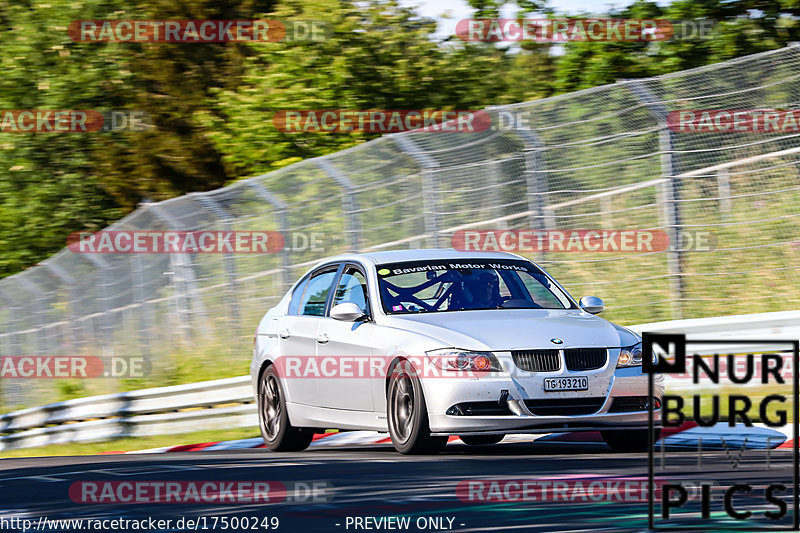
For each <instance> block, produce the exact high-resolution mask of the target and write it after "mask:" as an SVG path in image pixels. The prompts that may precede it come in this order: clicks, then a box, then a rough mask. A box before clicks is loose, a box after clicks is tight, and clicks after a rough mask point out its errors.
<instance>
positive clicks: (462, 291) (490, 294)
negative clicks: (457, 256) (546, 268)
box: [377, 259, 574, 314]
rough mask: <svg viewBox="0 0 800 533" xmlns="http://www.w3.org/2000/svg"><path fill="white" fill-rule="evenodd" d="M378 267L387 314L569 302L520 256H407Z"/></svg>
mask: <svg viewBox="0 0 800 533" xmlns="http://www.w3.org/2000/svg"><path fill="white" fill-rule="evenodd" d="M377 271H378V280H379V281H378V285H379V288H380V294H381V302H382V304H383V309H384V311H386V313H388V314H403V313H434V312H442V311H464V310H473V309H568V308H571V307H574V305H573V304H572V302H571V301H570V299H569V298H568V297H567V295H566V294H565V293H564V291H562V290H561V289H560V288H559V287H558V286H557V285H555V284H554V283H553V282H551V281H550V279H549V278H548V277H547V275H545V273H544V272H542V271H541V270H540V269H539V268H537V267H536V265H534V264H532V263H529V262H527V261H522V260H502V259H500V260H491V261H487V260H485V259H472V260H470V259H466V260H458V261H448V260H436V261H407V262H403V263H391V264H384V265H378V266H377Z"/></svg>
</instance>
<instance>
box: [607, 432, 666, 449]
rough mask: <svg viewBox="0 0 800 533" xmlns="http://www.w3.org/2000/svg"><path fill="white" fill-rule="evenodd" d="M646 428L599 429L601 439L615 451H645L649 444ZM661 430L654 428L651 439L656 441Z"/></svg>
mask: <svg viewBox="0 0 800 533" xmlns="http://www.w3.org/2000/svg"><path fill="white" fill-rule="evenodd" d="M647 432H648V430H646V429H621V430H608V431H601V432H600V433H601V434H602V435H603V440H604V441H606V444H608V446H609V448H611V449H612V450H614V451H615V452H643V451H647V446H648V444H649V441H648V436H647ZM659 435H661V430H660V429H656V430H655V434H654V435H653V437H654V438H653V441H654V442H655V441H657V440H658V437H659Z"/></svg>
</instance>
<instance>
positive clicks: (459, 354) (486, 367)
mask: <svg viewBox="0 0 800 533" xmlns="http://www.w3.org/2000/svg"><path fill="white" fill-rule="evenodd" d="M425 353H426V354H427V355H428V357H429V358H430V360H431V361H432V362H433V364H434V366H436V368H438V369H440V370H452V371H462V372H464V371H474V372H500V371H502V370H503V367H501V366H500V361H498V360H497V358H496V357H495V356H494V354H493V353H492V352H474V351H471V350H459V349H456V348H443V349H440V350H431V351H429V352H425Z"/></svg>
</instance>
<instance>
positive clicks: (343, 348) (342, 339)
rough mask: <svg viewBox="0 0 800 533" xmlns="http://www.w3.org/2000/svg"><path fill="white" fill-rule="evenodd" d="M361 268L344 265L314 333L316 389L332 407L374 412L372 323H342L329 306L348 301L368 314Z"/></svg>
mask: <svg viewBox="0 0 800 533" xmlns="http://www.w3.org/2000/svg"><path fill="white" fill-rule="evenodd" d="M368 295H369V291H368V290H367V279H366V276H365V272H364V269H363V268H362V267H361V266H359V265H356V264H347V265H345V267H344V269H343V270H342V272H341V274H340V276H339V279H338V280H337V283H336V290H335V291H334V293H333V298H332V301H331V305H330V307H329V308H328V311H327V313H326V317H325V318H323V319H322V320H321V321H320V325H319V330H318V332H317V337H318V338H317V366H318V367H319V369H320V374H321V375H320V378H319V380H318V381H317V392H318V394H319V397H320V400H321V402H322V405H323V406H325V407H331V408H335V409H347V410H354V411H373V410H374V409H373V404H372V393H371V388H370V370H369V364H370V347H371V345H372V341H373V334H374V330H375V324H374V322H372V321H371V320H361V321H358V322H344V321H341V320H336V319H333V318H331V317H330V309H331V308H333V306H335V305H337V304H341V303H346V302H351V303H354V304H356V305H358V306H359V308H361V309H362V310H363V311H364V313H365V314H366V315H367V316H371V310H370V302H369V297H368Z"/></svg>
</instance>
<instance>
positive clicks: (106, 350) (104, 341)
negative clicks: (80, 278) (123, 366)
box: [84, 254, 114, 356]
mask: <svg viewBox="0 0 800 533" xmlns="http://www.w3.org/2000/svg"><path fill="white" fill-rule="evenodd" d="M84 257H85V258H86V259H87V260H88V261H89V262H90V263H92V264H93V265H94V266H95V268H96V269H97V270H99V271H100V283H99V285H100V289H99V293H97V292H95V300H99V302H100V305H99V306H98V307H99V309H100V313H101V321H100V339H98V343H97V344H99V345H100V349H101V351H102V352H103V356H110V355H113V354H114V347H113V344H109V342H110V339H111V330H112V329H113V328H112V327H111V309H110V307H109V304H108V302H109V300H110V295H109V294H108V286H109V279H108V278H109V274H110V271H111V265H110V264H109V263H108V261H106V260H105V259H104V258H102V257H100V256H99V255H97V254H85V255H84ZM90 320H91V319H90ZM89 324H90V327H91V322H90V323H89ZM92 335H95V330H94V328H92Z"/></svg>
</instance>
